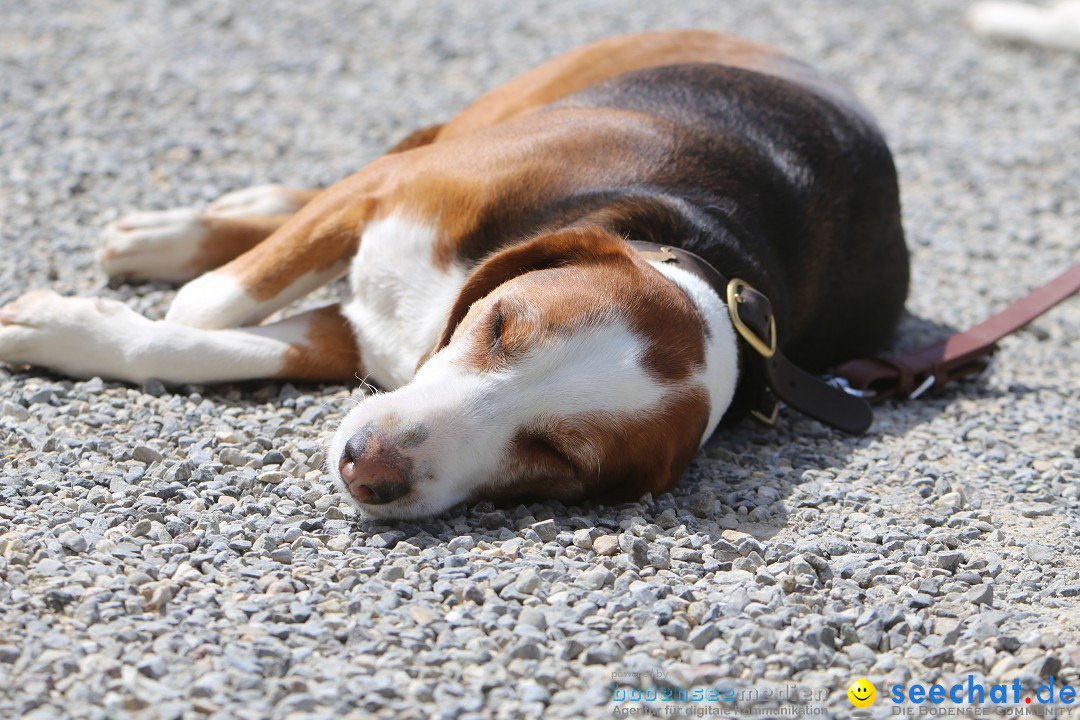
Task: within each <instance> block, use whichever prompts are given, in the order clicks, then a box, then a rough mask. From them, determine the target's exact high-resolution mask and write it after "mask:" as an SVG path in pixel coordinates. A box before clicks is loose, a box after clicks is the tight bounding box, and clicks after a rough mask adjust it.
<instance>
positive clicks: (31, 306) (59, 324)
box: [0, 290, 151, 377]
mask: <svg viewBox="0 0 1080 720" xmlns="http://www.w3.org/2000/svg"><path fill="white" fill-rule="evenodd" d="M150 324H151V323H150V321H149V320H147V319H146V318H144V317H143V316H141V315H139V314H138V313H136V312H135V311H133V310H131V309H130V308H128V307H127V306H125V305H124V304H123V303H119V302H116V301H115V300H105V299H102V298H77V297H61V296H60V295H57V294H56V293H54V292H52V291H51V290H34V291H31V292H28V293H26V294H25V295H23V296H22V297H20V298H18V299H17V300H15V301H13V302H11V303H8V304H7V305H5V306H4V307H2V308H0V362H4V363H8V364H11V365H40V366H43V367H48V368H51V369H53V370H58V371H60V372H62V373H64V374H66V375H71V376H72V377H93V376H95V375H97V376H102V377H117V376H118V373H117V370H118V369H120V368H122V367H123V362H124V353H125V351H127V350H130V348H131V346H132V344H133V343H134V342H136V341H137V340H138V338H139V337H140V335H143V334H145V330H146V329H147V327H148V326H149V325H150Z"/></svg>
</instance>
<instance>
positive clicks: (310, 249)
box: [0, 32, 908, 518]
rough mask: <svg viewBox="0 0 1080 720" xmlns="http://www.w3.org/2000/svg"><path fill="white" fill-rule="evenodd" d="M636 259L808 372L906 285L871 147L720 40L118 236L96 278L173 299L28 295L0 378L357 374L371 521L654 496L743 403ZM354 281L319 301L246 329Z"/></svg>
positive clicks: (337, 447) (514, 97) (350, 485)
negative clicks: (167, 293)
mask: <svg viewBox="0 0 1080 720" xmlns="http://www.w3.org/2000/svg"><path fill="white" fill-rule="evenodd" d="M628 239H635V240H652V241H657V242H661V243H666V244H669V245H674V246H677V247H682V248H686V249H688V250H691V251H693V252H695V253H696V254H697V255H699V256H701V257H703V258H705V259H707V260H708V262H709V263H711V264H712V265H713V266H714V267H716V268H718V269H719V270H720V271H721V272H724V273H730V274H732V275H737V276H739V277H741V278H744V279H746V280H747V281H748V282H750V283H751V284H752V285H753V286H754V287H756V288H757V289H758V290H760V291H761V292H762V293H764V294H765V295H766V296H767V297H768V298H769V300H770V301H771V303H772V307H773V310H774V312H775V317H776V325H777V327H778V329H779V334H780V345H781V347H782V348H783V349H784V351H785V352H786V353H787V355H788V356H789V357H791V358H792V359H793V360H795V361H796V362H798V363H799V364H800V365H802V366H803V367H805V368H808V369H811V370H820V369H824V368H826V367H828V366H830V365H832V364H834V363H837V362H839V361H841V360H844V359H846V358H849V357H852V356H854V355H857V354H862V353H867V352H870V351H873V350H875V349H877V348H879V347H880V346H881V345H882V344H883V343H884V342H885V341H886V340H887V339H888V338H889V337H890V335H891V333H892V331H893V329H894V327H895V324H896V321H897V319H898V317H899V315H900V313H901V310H902V307H903V303H904V299H905V295H906V292H907V281H908V264H907V250H906V248H905V245H904V239H903V231H902V229H901V224H900V209H899V198H898V191H897V183H896V176H895V170H894V167H893V162H892V158H891V155H890V153H889V151H888V148H887V147H886V145H885V142H884V140H883V139H882V136H881V132H880V131H879V130H878V128H877V126H876V125H875V123H874V121H873V120H872V119H871V117H870V116H869V114H868V113H867V111H866V110H865V109H864V108H863V107H862V106H860V105H859V104H858V102H857V101H856V100H855V99H854V98H853V97H852V96H851V95H850V94H849V93H848V92H847V91H846V90H845V89H844V88H842V87H841V86H839V85H837V84H835V83H833V82H831V81H829V80H828V79H826V78H824V77H822V76H821V75H819V74H818V73H816V72H815V71H814V70H812V69H811V68H810V67H809V66H807V65H804V64H802V63H800V62H798V61H795V60H792V59H789V58H787V57H785V56H783V55H781V54H780V53H778V52H777V51H775V50H773V49H771V48H768V47H764V46H761V45H758V44H755V43H752V42H749V41H746V40H742V39H739V38H736V37H732V36H728V35H721V34H714V33H708V32H672V33H655V34H645V35H636V36H629V37H619V38H614V39H609V40H604V41H601V42H597V43H595V44H592V45H589V46H586V47H584V48H581V49H579V50H576V51H573V52H570V53H568V54H566V55H563V56H561V57H559V58H556V59H555V60H552V61H550V62H548V63H546V64H544V65H541V66H540V67H538V68H536V69H535V70H533V71H531V72H529V73H526V74H525V75H522V76H521V77H518V78H516V79H514V80H512V81H511V82H509V83H507V84H506V85H504V86H502V87H500V88H498V89H496V90H493V91H491V92H489V93H488V94H486V95H484V96H483V97H481V98H480V99H479V100H478V101H477V102H476V103H474V104H473V105H472V106H470V107H469V108H468V109H466V110H465V111H464V112H462V113H461V114H460V115H458V116H457V117H456V118H454V119H453V120H451V121H450V122H448V123H446V124H445V125H442V126H439V127H434V128H429V129H427V130H422V131H419V132H417V133H414V134H413V135H411V136H409V137H408V138H407V139H406V140H405V141H404V142H402V143H401V144H399V145H398V146H397V147H395V148H394V149H393V150H391V151H390V152H389V153H388V154H387V155H385V156H384V157H382V158H380V159H378V160H376V161H375V162H373V163H371V164H370V165H369V166H367V167H365V168H364V169H363V170H361V171H360V172H358V173H357V174H355V175H353V176H352V177H349V178H347V179H345V180H343V181H341V182H340V183H338V184H336V185H334V186H332V187H330V188H329V189H326V190H324V191H321V192H314V191H310V192H309V191H299V190H291V189H285V188H282V187H278V186H269V187H260V188H253V189H251V190H246V191H242V192H238V193H233V194H230V195H227V196H225V197H224V198H222V199H221V200H219V201H217V202H215V203H213V204H211V205H210V206H209V207H207V208H205V209H204V210H202V211H199V210H194V209H183V210H175V211H170V212H150V213H140V214H135V215H130V216H127V217H124V218H122V219H121V220H119V221H118V222H116V223H114V224H113V225H112V226H110V227H109V228H108V229H107V231H106V233H105V243H104V248H103V250H102V252H101V256H100V259H101V262H102V265H103V266H104V268H105V270H106V272H107V273H108V274H109V275H111V276H119V277H126V278H139V279H151V278H152V279H168V280H177V281H179V280H188V279H191V278H194V279H191V280H190V282H188V283H187V284H186V285H184V286H183V287H182V288H181V289H180V291H179V293H178V294H177V296H176V298H175V301H174V302H173V303H172V306H171V308H170V310H169V311H168V313H167V315H166V319H165V320H164V321H151V320H149V319H147V318H145V317H143V316H142V315H139V314H138V313H136V312H134V311H133V310H131V309H129V308H128V307H126V306H124V305H122V304H120V303H118V302H115V301H111V300H102V299H80V298H64V297H60V296H58V295H56V294H54V293H51V292H44V291H37V292H31V293H28V294H26V295H24V296H22V297H21V298H19V299H17V300H15V301H14V302H12V303H11V304H9V305H7V306H6V307H4V308H2V309H0V323H2V324H0V360H2V361H5V362H8V363H13V364H20V363H21V364H26V363H28V364H34V365H43V366H47V367H50V368H54V369H56V370H58V371H60V372H63V373H66V374H68V375H72V376H76V377H90V376H95V375H96V376H101V377H108V378H115V379H119V380H125V381H130V382H141V381H144V380H146V379H148V378H159V379H161V380H163V381H166V382H171V383H208V382H224V381H232V380H244V379H251V378H293V379H301V380H337V381H340V380H351V379H353V378H354V376H355V377H365V378H370V379H371V380H372V381H373V382H375V383H377V384H378V385H380V386H381V387H382V388H384V389H386V390H392V392H385V393H380V394H375V395H372V396H370V397H368V398H366V399H365V400H364V401H362V402H361V403H360V404H359V405H358V406H357V407H355V408H354V409H353V410H352V411H351V412H350V413H349V414H348V416H347V417H346V418H345V419H344V421H343V422H342V424H341V426H340V427H339V428H338V430H337V432H336V434H335V435H334V437H333V439H332V440H331V442H330V449H329V455H328V456H329V458H331V460H330V463H329V464H330V466H331V467H330V468H329V470H330V472H331V473H332V474H333V475H334V477H335V479H336V481H337V482H338V484H339V485H340V486H341V488H342V489H343V491H344V492H345V494H346V496H347V497H349V498H351V500H352V501H354V503H355V504H356V506H357V507H358V508H360V509H361V510H362V511H363V512H365V513H367V514H368V515H372V516H377V517H401V518H404V517H415V516H423V515H429V514H433V513H438V512H441V511H443V510H445V509H446V508H448V507H450V506H452V505H454V504H456V503H459V502H461V501H464V500H472V499H477V498H495V499H498V498H506V497H516V496H532V497H536V496H540V497H556V498H562V499H565V500H574V499H580V498H597V499H607V500H610V499H616V498H636V497H639V496H640V495H641V494H643V493H645V492H649V491H651V492H654V493H655V492H662V491H664V490H667V489H669V488H671V487H672V485H673V484H674V483H675V482H676V481H677V479H678V477H679V475H680V474H681V473H682V472H683V470H684V469H685V468H686V467H687V465H688V463H689V462H690V460H691V458H692V457H693V455H694V453H695V452H696V451H697V449H698V447H699V446H700V445H701V444H702V443H704V442H705V440H706V439H707V438H708V437H709V436H710V435H711V434H712V432H713V430H714V429H715V428H716V427H717V425H718V424H719V423H720V421H721V419H722V418H723V417H724V416H725V413H726V414H727V417H728V418H737V416H738V415H739V412H740V410H739V409H738V408H737V407H736V406H738V405H739V403H738V402H737V401H735V402H733V400H734V399H736V396H737V394H738V392H739V391H740V388H741V387H742V386H743V385H744V380H743V377H744V375H745V374H744V373H742V372H741V371H740V364H741V361H740V354H741V353H742V352H743V351H742V349H741V345H742V341H741V340H740V339H739V338H738V336H737V334H736V332H735V331H734V329H733V324H732V321H731V319H729V316H728V312H727V310H726V305H725V302H726V299H725V298H724V297H721V296H720V295H719V294H718V293H717V292H716V290H715V289H714V288H713V287H711V286H710V285H709V284H708V283H706V282H705V281H703V280H702V279H701V277H699V276H698V275H697V274H694V273H692V272H688V271H687V270H686V269H683V268H680V267H678V266H674V265H668V264H665V263H662V262H657V261H652V260H649V259H648V258H646V257H644V256H643V255H641V254H639V253H637V252H635V251H634V250H633V249H632V247H631V245H630V244H628V242H627V240H628ZM344 273H348V275H349V280H350V283H351V287H352V297H351V298H350V299H348V300H347V301H345V302H343V303H342V304H340V305H333V306H330V307H325V308H322V309H319V310H315V311H312V312H307V313H303V314H299V315H294V316H292V317H289V318H287V319H285V320H282V321H280V322H274V323H271V324H266V325H260V322H261V321H263V320H264V319H265V318H267V317H268V316H269V315H270V314H271V313H274V312H275V311H277V310H279V309H281V308H284V307H285V306H287V305H289V304H290V303H292V302H293V301H295V300H297V299H298V298H301V297H302V296H304V295H305V294H307V293H309V292H311V291H312V290H314V289H315V288H318V287H320V286H321V285H323V284H325V283H327V282H329V281H331V280H333V279H335V278H337V277H339V276H341V275H342V274H344Z"/></svg>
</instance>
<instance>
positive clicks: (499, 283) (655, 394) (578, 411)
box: [329, 228, 736, 518]
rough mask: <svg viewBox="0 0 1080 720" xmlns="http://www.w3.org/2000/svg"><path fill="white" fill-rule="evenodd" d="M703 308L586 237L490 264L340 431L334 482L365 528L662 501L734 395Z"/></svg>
mask: <svg viewBox="0 0 1080 720" xmlns="http://www.w3.org/2000/svg"><path fill="white" fill-rule="evenodd" d="M665 275H667V276H668V277H665ZM672 280H675V281H676V282H677V283H678V285H677V284H676V282H672ZM690 295H694V296H696V297H695V299H696V300H698V303H697V304H695V302H693V301H691V299H690ZM702 302H706V303H708V302H714V303H717V302H718V301H717V300H716V298H715V296H714V295H711V294H710V293H709V291H708V290H707V289H706V287H705V284H704V283H703V282H702V281H700V280H698V279H697V278H695V277H693V276H691V275H689V274H688V273H685V272H683V271H678V270H667V269H665V270H664V272H661V271H658V270H657V269H656V268H655V267H653V266H652V265H651V264H649V263H648V262H646V261H644V260H643V259H642V258H641V257H640V256H638V255H637V254H636V253H635V252H634V251H633V250H632V249H631V248H630V247H629V246H628V245H627V243H626V242H625V241H623V240H622V239H620V238H618V237H616V236H614V235H611V234H608V233H606V232H604V231H601V230H597V229H593V228H588V229H580V230H568V231H562V232H559V233H555V234H547V235H543V236H540V237H537V238H535V239H533V240H529V241H526V242H523V243H521V244H518V245H515V246H512V247H510V248H508V249H505V250H502V251H500V252H497V253H495V254H494V255H492V256H490V257H488V258H487V259H486V260H485V261H483V262H482V263H481V264H480V265H479V266H478V267H477V268H476V269H475V270H474V271H473V272H472V274H471V275H470V276H469V278H468V280H467V281H466V283H465V285H464V287H463V288H462V291H461V294H460V295H459V297H458V298H457V300H456V302H455V304H454V306H453V308H452V310H451V312H450V315H449V317H448V319H447V323H446V326H445V329H444V330H443V332H442V335H441V337H440V338H439V341H438V342H437V344H436V346H435V347H434V348H433V350H432V352H431V353H430V354H429V355H428V357H427V358H426V359H425V360H424V361H422V362H421V364H420V366H419V368H418V370H417V372H416V375H415V376H414V378H413V380H412V382H410V383H409V384H408V385H406V386H404V387H402V388H400V389H398V390H396V391H394V392H391V393H385V394H376V395H373V396H371V397H368V398H367V399H365V400H364V401H363V402H362V403H361V404H360V405H359V406H357V407H356V408H354V409H353V410H352V412H350V413H349V415H348V416H347V417H346V418H345V420H344V421H343V422H342V424H341V427H340V428H339V429H338V431H337V433H336V434H335V436H334V439H333V441H332V442H331V445H330V451H329V463H330V465H331V472H332V473H335V474H336V475H337V479H338V481H339V483H340V485H341V486H342V488H343V489H344V490H345V494H346V496H347V497H348V498H350V499H351V500H352V501H354V503H355V504H356V505H357V506H358V507H359V508H360V509H361V510H362V511H363V512H364V513H365V514H367V515H370V516H374V517H394V518H408V517H418V516H426V515H431V514H435V513H438V512H441V511H443V510H445V509H447V508H448V507H450V506H452V505H454V504H456V503H458V502H461V501H464V500H476V499H481V498H490V499H503V498H511V497H555V498H562V499H565V500H573V499H576V498H582V497H592V498H607V499H614V498H634V497H639V496H640V495H641V494H644V493H645V492H649V491H652V492H659V491H663V490H665V489H667V488H669V487H670V486H671V485H672V484H674V482H675V481H676V480H677V479H678V476H679V475H680V474H681V472H682V471H683V470H684V469H685V467H686V465H687V464H688V463H689V461H690V459H691V458H692V456H693V454H694V452H695V451H696V449H697V447H698V446H699V445H700V443H701V442H703V441H704V439H705V438H706V437H707V436H708V434H709V433H711V431H712V429H713V428H714V427H715V426H716V423H717V421H718V420H719V417H720V414H721V413H722V412H723V410H724V409H725V408H726V407H727V405H728V403H729V402H730V400H731V396H732V394H733V392H734V384H735V374H736V368H735V363H736V351H735V340H734V336H733V334H732V332H733V331H732V329H731V326H730V324H722V323H718V322H709V320H707V318H706V317H704V316H703V313H702V312H701V311H700V310H699V307H700V305H701V303H702ZM720 307H721V309H722V306H720ZM710 314H711V313H710Z"/></svg>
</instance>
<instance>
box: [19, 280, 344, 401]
mask: <svg viewBox="0 0 1080 720" xmlns="http://www.w3.org/2000/svg"><path fill="white" fill-rule="evenodd" d="M0 362H6V363H9V364H13V365H19V364H30V365H40V366H44V367H48V368H51V369H53V370H57V371H59V372H62V373H64V374H66V375H70V376H72V377H78V378H89V377H94V376H99V377H103V378H110V379H115V380H124V381H127V382H134V383H141V382H145V381H146V380H147V379H149V378H158V379H160V380H162V381H164V382H167V383H213V382H229V381H234V380H252V379H261V378H274V377H278V378H289V379H295V380H350V379H352V378H353V377H354V375H355V374H356V373H358V372H362V371H363V368H362V367H361V363H360V356H359V350H358V349H357V345H356V340H355V338H354V336H353V333H352V330H351V328H350V326H349V324H348V322H347V321H346V320H345V318H344V317H342V315H341V313H340V311H339V307H338V306H337V305H332V306H329V307H324V308H320V309H318V310H313V311H311V312H307V313H303V314H300V315H296V316H293V317H290V318H287V319H285V320H282V321H280V322H276V323H272V324H270V325H264V326H261V327H254V328H242V329H235V330H204V329H201V328H193V327H188V326H185V325H179V324H177V323H172V322H168V321H154V320H150V319H149V318H146V317H144V316H142V315H140V314H139V313H137V312H135V311H134V310H132V309H131V308H129V307H127V306H126V305H124V304H123V303H120V302H117V301H115V300H105V299H101V298H77V297H61V296H60V295H57V294H56V293H54V292H51V291H48V290H38V291H34V292H29V293H26V294H25V295H23V296H22V297H20V298H19V299H18V300H16V301H14V302H12V303H10V304H8V305H6V306H4V307H3V308H0Z"/></svg>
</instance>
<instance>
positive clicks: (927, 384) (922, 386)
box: [908, 375, 937, 400]
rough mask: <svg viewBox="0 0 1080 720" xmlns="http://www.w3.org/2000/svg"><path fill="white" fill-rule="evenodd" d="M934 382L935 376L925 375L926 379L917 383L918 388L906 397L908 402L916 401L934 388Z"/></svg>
mask: <svg viewBox="0 0 1080 720" xmlns="http://www.w3.org/2000/svg"><path fill="white" fill-rule="evenodd" d="M935 382H937V376H936V375H927V376H926V379H925V380H923V381H922V382H921V383H919V387H917V388H915V389H914V390H912V391H911V394H910V395H908V400H917V399H918V398H919V396H920V395H922V394H923V393H924V392H926V391H927V390H929V389H930V388H932V387H934V383H935Z"/></svg>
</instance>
